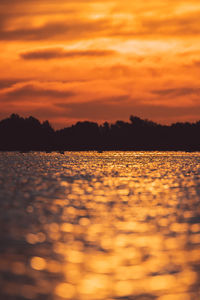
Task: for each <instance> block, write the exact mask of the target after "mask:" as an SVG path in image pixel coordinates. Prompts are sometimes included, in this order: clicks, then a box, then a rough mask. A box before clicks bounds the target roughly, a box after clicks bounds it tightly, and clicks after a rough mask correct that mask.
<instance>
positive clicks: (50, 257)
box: [0, 152, 200, 300]
mask: <svg viewBox="0 0 200 300" xmlns="http://www.w3.org/2000/svg"><path fill="white" fill-rule="evenodd" d="M0 226H1V227H0V228H1V231H0V232H1V233H0V299H2V300H4V299H5V300H14V299H16V300H19V299H20V300H21V299H22V300H23V299H34V300H36V299H37V300H39V299H40V300H47V299H48V300H63V299H72V300H79V299H81V300H87V299H91V300H96V299H104V300H114V299H121V300H125V299H128V300H154V299H158V300H199V299H200V153H183V152H177V153H175V152H174V153H172V152H171V153H170V152H169V153H160V152H152V153H147V152H136V153H134V152H104V153H102V154H99V153H95V152H85V153H75V152H74V153H67V152H66V153H65V155H61V154H58V153H51V154H43V153H27V154H19V153H0Z"/></svg>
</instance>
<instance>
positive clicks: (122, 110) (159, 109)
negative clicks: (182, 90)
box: [55, 98, 200, 120]
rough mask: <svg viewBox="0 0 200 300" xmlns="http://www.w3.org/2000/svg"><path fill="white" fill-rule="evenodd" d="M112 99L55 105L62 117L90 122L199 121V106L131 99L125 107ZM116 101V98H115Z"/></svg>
mask: <svg viewBox="0 0 200 300" xmlns="http://www.w3.org/2000/svg"><path fill="white" fill-rule="evenodd" d="M114 99H115V98H113V101H112V103H111V102H109V101H108V99H107V98H105V99H100V100H93V101H88V102H80V103H73V102H70V103H64V102H61V103H57V104H55V106H56V107H57V108H62V112H63V116H64V115H65V116H68V117H70V118H76V119H91V120H117V119H123V120H124V119H128V118H129V116H130V115H131V114H132V115H137V116H140V117H145V118H149V119H151V118H153V119H154V120H156V119H158V120H162V119H165V120H166V118H169V116H170V118H175V119H176V120H177V118H179V117H185V116H189V115H193V116H196V119H199V115H200V104H199V105H191V106H185V107H182V106H174V107H172V106H166V105H151V104H146V103H142V102H141V101H140V99H132V100H131V101H129V103H126V105H123V102H119V103H117V101H114ZM116 99H117V98H116Z"/></svg>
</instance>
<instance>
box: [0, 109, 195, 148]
mask: <svg viewBox="0 0 200 300" xmlns="http://www.w3.org/2000/svg"><path fill="white" fill-rule="evenodd" d="M0 151H20V152H28V151H43V152H47V153H51V152H53V151H57V152H60V153H61V152H63V151H97V152H99V153H101V152H104V151H163V152H166V151H185V152H198V151H200V121H198V122H196V123H188V122H185V123H175V124H172V125H160V124H157V123H154V122H152V121H149V120H143V119H140V118H138V117H134V116H130V122H124V121H116V122H115V123H114V124H109V123H108V122H105V123H104V124H102V125H98V124H97V123H95V122H89V121H84V122H77V123H76V124H75V125H72V126H71V127H66V128H63V129H60V130H54V129H53V128H52V126H51V125H50V123H49V122H48V121H45V122H43V123H41V122H40V121H39V120H37V119H36V118H34V117H28V118H22V117H20V116H18V115H17V114H12V115H11V116H10V117H9V118H7V119H4V120H2V121H0Z"/></svg>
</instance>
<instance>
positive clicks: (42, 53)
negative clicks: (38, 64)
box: [20, 48, 115, 60]
mask: <svg viewBox="0 0 200 300" xmlns="http://www.w3.org/2000/svg"><path fill="white" fill-rule="evenodd" d="M114 53H115V52H114V51H111V50H80V51H66V50H64V49H62V48H52V49H40V50H34V51H30V52H24V53H21V54H20V56H21V58H23V59H26V60H34V59H44V60H49V59H54V58H75V57H88V56H89V57H101V56H109V55H113V54H114Z"/></svg>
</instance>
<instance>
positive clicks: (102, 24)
mask: <svg viewBox="0 0 200 300" xmlns="http://www.w3.org/2000/svg"><path fill="white" fill-rule="evenodd" d="M108 23H109V21H108V20H93V21H91V20H84V21H74V22H68V23H66V22H49V23H46V24H43V25H41V26H37V27H28V28H27V27H25V24H24V27H21V28H16V29H1V30H0V40H4V41H9V40H16V41H17V40H18V41H20V40H21V41H23V40H25V41H39V40H48V39H63V40H67V39H69V38H70V39H74V40H79V39H80V38H81V39H85V38H88V37H90V38H91V37H92V35H95V34H96V33H97V32H98V33H100V32H103V31H105V30H106V29H107V27H108Z"/></svg>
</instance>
